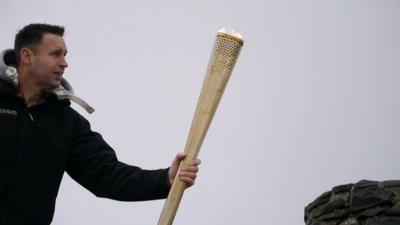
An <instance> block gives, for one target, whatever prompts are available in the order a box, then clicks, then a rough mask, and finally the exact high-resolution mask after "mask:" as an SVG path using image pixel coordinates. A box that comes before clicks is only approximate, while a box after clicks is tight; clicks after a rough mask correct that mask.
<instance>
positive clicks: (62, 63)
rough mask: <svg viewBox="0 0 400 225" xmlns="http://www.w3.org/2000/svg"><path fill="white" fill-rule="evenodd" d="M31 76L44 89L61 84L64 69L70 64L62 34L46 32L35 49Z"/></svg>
mask: <svg viewBox="0 0 400 225" xmlns="http://www.w3.org/2000/svg"><path fill="white" fill-rule="evenodd" d="M33 52H34V53H33V55H32V64H31V67H30V69H29V74H30V78H31V79H32V81H33V83H34V84H35V85H36V86H39V87H40V88H41V89H42V90H51V89H54V88H57V87H58V86H60V82H61V79H62V75H63V73H64V69H65V68H66V67H67V66H68V64H67V61H66V60H65V56H66V54H67V47H66V45H65V42H64V39H63V38H62V37H61V36H58V35H55V34H50V33H46V34H44V35H43V37H42V41H41V43H40V44H38V45H37V46H36V47H35V48H34V51H33Z"/></svg>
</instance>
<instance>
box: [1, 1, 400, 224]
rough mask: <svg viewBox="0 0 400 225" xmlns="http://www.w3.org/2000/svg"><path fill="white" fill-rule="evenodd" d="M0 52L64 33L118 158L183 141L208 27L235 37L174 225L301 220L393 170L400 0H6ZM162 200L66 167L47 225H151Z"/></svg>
mask: <svg viewBox="0 0 400 225" xmlns="http://www.w3.org/2000/svg"><path fill="white" fill-rule="evenodd" d="M1 8H2V10H1V11H2V13H1V20H0V28H1V35H0V47H1V49H5V48H9V47H11V46H12V44H13V39H14V35H15V33H16V32H17V30H19V29H20V28H22V27H23V26H24V25H26V24H29V23H32V22H45V23H51V24H60V25H64V26H65V27H66V34H65V40H66V42H67V47H68V49H69V53H68V57H67V60H68V62H69V68H68V70H67V71H66V73H65V77H66V78H67V79H68V80H69V81H70V83H72V85H73V87H74V89H75V93H76V94H77V95H78V96H80V97H81V98H83V99H85V100H87V101H88V102H89V103H90V104H91V105H92V106H93V107H94V108H95V109H96V112H95V113H94V114H92V115H89V114H87V113H86V112H85V111H83V110H81V109H80V108H79V107H78V106H77V105H73V107H74V108H76V109H78V110H79V112H81V113H82V114H83V115H84V116H85V117H86V118H88V119H89V121H90V122H91V124H92V127H93V129H94V130H96V131H99V132H100V133H101V134H102V135H103V137H104V138H105V139H106V140H107V142H108V143H109V144H110V145H111V146H113V147H114V149H115V151H116V152H117V154H118V156H119V159H120V160H121V161H124V162H126V163H130V164H134V165H137V166H141V167H143V168H146V169H151V168H154V169H156V168H164V167H167V166H169V165H170V162H171V161H172V159H173V158H174V156H175V155H176V154H177V153H178V152H181V151H183V148H184V145H185V142H186V137H187V134H188V131H189V128H190V125H191V120H192V116H193V113H194V110H195V106H196V103H197V99H198V96H199V93H200V88H201V85H202V82H203V78H204V75H205V71H206V67H207V63H208V59H209V56H210V53H211V49H212V45H213V42H214V38H215V35H216V32H217V30H218V29H219V28H220V27H222V26H229V27H232V28H233V29H235V30H237V31H238V32H240V33H241V34H242V35H243V36H244V40H245V44H244V46H243V49H242V52H241V55H240V57H239V59H238V62H237V64H236V67H235V70H234V72H233V74H232V77H231V80H230V82H229V84H228V86H227V88H226V91H225V94H224V96H223V99H222V101H221V103H220V106H219V109H218V111H217V113H216V115H215V118H214V121H213V123H212V124H211V127H210V130H209V132H208V135H207V137H206V139H205V142H204V144H203V147H202V150H201V152H200V155H199V157H200V158H201V159H202V161H203V164H202V166H201V171H200V174H199V177H198V181H197V184H196V185H195V186H194V187H193V188H191V189H190V190H188V191H187V192H186V193H185V195H184V198H183V201H182V203H181V205H180V208H179V211H178V214H177V216H176V219H175V223H174V224H175V225H188V224H190V225H204V224H207V225H222V224H230V225H244V224H246V225H247V224H255V225H260V224H274V225H293V224H303V212H304V207H305V206H306V205H307V204H308V203H309V202H311V201H312V200H314V199H315V198H316V197H318V195H319V194H321V193H322V192H324V191H326V190H329V189H330V188H332V187H333V186H335V185H338V184H344V183H349V182H356V181H358V180H360V179H374V180H387V179H398V178H399V171H400V170H399V169H400V163H399V156H400V152H399V150H400V119H399V115H400V100H399V96H400V88H399V86H400V60H399V59H400V41H399V40H400V1H398V0H379V1H378V0H375V1H370V0H357V1H355V0H327V1H320V0H315V1H311V0H306V1H298V0H293V1H288V0H280V1H272V0H258V1H250V0H248V1H244V0H242V1H234V0H230V1H228V0H219V1H211V0H201V1H200V0H198V1H192V0H180V1H178V0H170V1H152V0H149V1H122V0H113V1H98V0H96V1H95V0H91V1H78V0H69V1H66V0H65V1H51V0H48V1H45V0H37V1H28V0H26V1H18V0H16V1H3V4H2V5H1ZM163 204H164V200H160V201H152V202H138V203H127V202H117V201H113V200H108V199H99V198H96V197H95V196H94V195H92V194H91V193H90V192H88V191H87V190H85V189H84V188H82V187H81V186H79V184H77V183H75V182H74V181H72V180H71V179H70V178H69V177H68V175H65V177H64V180H63V183H62V186H61V188H60V192H59V197H58V201H57V206H56V213H55V217H54V221H53V224H54V225H68V224H88V225H91V224H93V225H110V224H113V225H126V224H141V225H147V224H149V225H151V224H157V221H158V218H159V216H160V214H161V210H162V207H163Z"/></svg>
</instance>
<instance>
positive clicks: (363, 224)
mask: <svg viewBox="0 0 400 225" xmlns="http://www.w3.org/2000/svg"><path fill="white" fill-rule="evenodd" d="M304 220H305V223H306V225H400V180H394V181H384V182H377V181H368V180H362V181H359V182H358V183H356V184H345V185H340V186H336V187H334V188H332V190H331V191H328V192H325V193H323V194H322V195H321V196H319V197H318V198H317V199H316V200H314V201H313V202H311V203H310V204H309V205H308V206H307V207H306V208H305V216H304Z"/></svg>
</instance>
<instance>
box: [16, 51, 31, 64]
mask: <svg viewBox="0 0 400 225" xmlns="http://www.w3.org/2000/svg"><path fill="white" fill-rule="evenodd" d="M19 53H20V57H21V58H20V64H25V65H29V66H30V65H32V60H33V51H32V50H31V49H29V48H21V50H20V52H19Z"/></svg>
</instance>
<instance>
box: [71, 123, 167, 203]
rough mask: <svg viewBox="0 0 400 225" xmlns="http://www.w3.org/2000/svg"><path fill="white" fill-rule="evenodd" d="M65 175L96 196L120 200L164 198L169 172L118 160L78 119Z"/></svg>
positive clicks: (100, 139)
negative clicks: (147, 168)
mask: <svg viewBox="0 0 400 225" xmlns="http://www.w3.org/2000/svg"><path fill="white" fill-rule="evenodd" d="M75 127H76V128H77V129H76V130H75V131H74V135H73V140H72V144H71V150H70V157H69V160H68V163H67V168H66V171H67V173H68V174H69V175H70V176H71V177H72V178H73V179H74V180H75V181H77V182H78V183H79V184H81V185H82V186H84V187H85V188H86V189H88V190H89V191H90V192H92V193H93V194H95V195H96V196H98V197H105V198H111V199H115V200H119V201H143V200H154V199H162V198H166V197H167V195H168V192H169V185H168V179H167V176H168V175H167V173H168V169H159V170H143V169H141V168H139V167H136V166H131V165H127V164H125V163H122V162H120V161H118V159H117V156H116V154H115V152H114V150H113V149H112V148H111V147H110V146H109V145H108V144H107V143H106V142H105V141H104V140H103V138H102V137H101V135H100V134H98V133H96V132H94V131H92V130H91V128H90V124H89V122H88V121H87V120H86V119H84V118H83V117H82V116H80V115H79V116H78V119H77V124H76V125H75Z"/></svg>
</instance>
